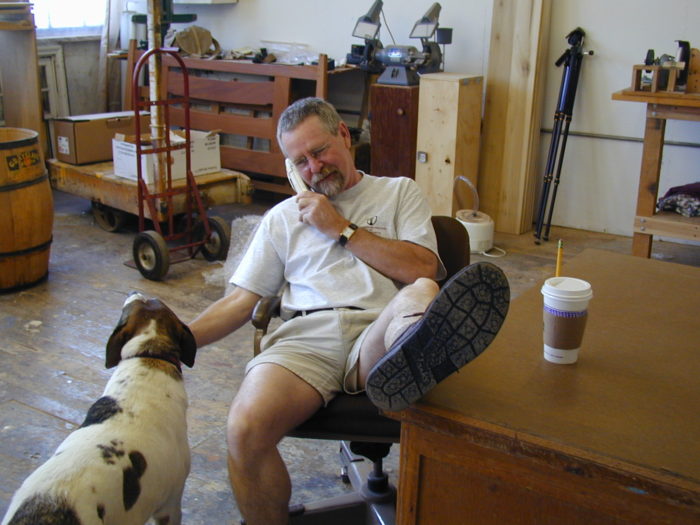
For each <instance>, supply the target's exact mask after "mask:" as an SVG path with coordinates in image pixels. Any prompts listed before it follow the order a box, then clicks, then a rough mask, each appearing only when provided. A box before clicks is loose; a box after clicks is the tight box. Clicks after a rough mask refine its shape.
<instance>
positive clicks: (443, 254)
mask: <svg viewBox="0 0 700 525" xmlns="http://www.w3.org/2000/svg"><path fill="white" fill-rule="evenodd" d="M432 221H433V229H434V230H435V236H436V237H437V244H438V254H440V259H442V262H443V264H444V265H445V269H446V270H447V277H446V278H445V280H447V279H449V278H450V277H452V276H453V275H454V274H455V273H457V272H458V271H459V270H461V269H462V268H464V267H465V266H468V265H469V232H467V229H466V228H465V227H464V225H463V224H462V223H461V222H459V221H458V220H457V219H455V218H454V217H448V216H446V215H433V217H432Z"/></svg>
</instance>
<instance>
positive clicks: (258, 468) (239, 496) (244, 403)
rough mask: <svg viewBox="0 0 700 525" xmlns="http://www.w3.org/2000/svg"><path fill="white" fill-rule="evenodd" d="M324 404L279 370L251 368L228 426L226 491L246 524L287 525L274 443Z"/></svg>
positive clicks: (286, 494)
mask: <svg viewBox="0 0 700 525" xmlns="http://www.w3.org/2000/svg"><path fill="white" fill-rule="evenodd" d="M322 404H323V400H322V398H321V395H320V394H319V393H318V392H317V391H316V390H315V389H314V388H313V387H311V386H310V385H309V384H307V383H306V382H304V381H303V380H302V379H300V378H299V377H298V376H296V375H295V374H293V373H292V372H290V371H289V370H287V369H286V368H284V367H281V366H278V365H275V364H270V363H262V364H259V365H257V366H256V367H254V368H252V369H251V370H250V372H248V374H247V375H246V377H245V378H244V380H243V383H242V384H241V387H240V389H239V390H238V393H237V394H236V397H235V398H234V400H233V403H232V404H231V409H230V411H229V417H228V426H227V442H228V450H229V457H228V468H229V479H230V481H231V487H232V489H233V492H234V494H235V497H236V501H237V502H238V506H239V508H240V510H241V514H243V516H244V518H245V520H246V523H247V525H258V524H265V525H276V524H286V523H288V520H289V515H288V506H289V498H290V496H291V481H290V479H289V473H288V471H287V467H286V466H285V464H284V461H283V460H282V458H281V456H280V455H279V452H278V451H277V444H278V443H279V441H280V440H281V439H282V437H284V435H285V433H286V432H288V431H289V430H291V429H292V428H294V427H296V426H297V425H299V424H300V423H302V422H303V421H306V420H307V419H308V418H309V417H311V415H313V414H314V412H316V411H317V410H318V409H319V408H320V407H321V405H322Z"/></svg>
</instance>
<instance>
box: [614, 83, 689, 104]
mask: <svg viewBox="0 0 700 525" xmlns="http://www.w3.org/2000/svg"><path fill="white" fill-rule="evenodd" d="M612 99H613V100H622V101H625V102H644V103H646V104H662V105H666V106H675V105H677V104H680V105H682V106H684V107H690V108H700V93H680V92H678V93H677V92H666V91H657V92H656V93H649V92H644V91H635V90H634V89H632V88H631V87H628V88H626V89H621V90H620V91H616V92H615V93H613V94H612Z"/></svg>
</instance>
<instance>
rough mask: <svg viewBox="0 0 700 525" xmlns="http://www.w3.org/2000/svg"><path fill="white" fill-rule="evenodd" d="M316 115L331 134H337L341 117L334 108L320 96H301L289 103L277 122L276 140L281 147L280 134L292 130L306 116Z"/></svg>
mask: <svg viewBox="0 0 700 525" xmlns="http://www.w3.org/2000/svg"><path fill="white" fill-rule="evenodd" d="M314 115H315V116H317V117H318V118H319V119H320V120H321V124H322V125H323V127H324V128H326V130H327V131H328V133H330V134H331V135H337V134H338V128H339V126H340V122H341V118H340V115H338V112H337V111H336V109H335V108H334V107H333V106H332V105H331V104H329V103H328V102H326V101H325V100H323V99H321V98H316V97H308V98H302V99H299V100H297V101H295V102H293V103H292V104H291V105H289V106H288V107H287V108H286V109H285V110H284V111H283V112H282V114H281V115H280V119H279V121H278V122H277V142H278V143H279V145H280V147H282V135H283V134H284V133H287V132H289V131H292V130H294V129H295V128H296V127H297V126H298V125H299V124H301V123H302V122H304V121H305V120H306V119H307V118H309V117H313V116H314ZM282 149H284V148H283V147H282Z"/></svg>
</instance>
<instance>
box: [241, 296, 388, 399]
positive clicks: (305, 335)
mask: <svg viewBox="0 0 700 525" xmlns="http://www.w3.org/2000/svg"><path fill="white" fill-rule="evenodd" d="M380 312H381V309H373V310H349V309H348V310H343V309H337V310H322V311H319V312H313V313H310V314H308V315H300V316H298V317H294V318H292V319H290V320H289V321H285V322H284V323H282V325H281V326H280V327H279V328H277V329H276V330H275V331H273V332H272V333H270V334H268V335H266V336H265V337H264V338H263V340H262V343H261V348H262V351H261V352H260V354H258V355H257V356H255V357H254V358H253V359H251V360H250V362H249V363H248V365H247V366H246V370H245V371H246V373H248V372H249V371H250V370H251V369H252V368H253V367H254V366H256V365H259V364H261V363H275V364H277V365H280V366H283V367H284V368H286V369H287V370H289V371H291V372H293V373H294V374H296V375H297V376H299V377H300V378H301V379H303V380H304V381H306V382H307V383H308V384H309V385H311V386H312V387H314V388H315V389H316V390H318V392H319V393H320V394H321V396H322V397H323V400H324V403H325V404H328V402H329V401H330V400H331V399H333V397H334V396H335V395H336V394H337V393H338V392H341V391H345V392H347V393H350V394H356V393H358V392H361V391H362V390H364V388H362V387H360V386H359V385H358V384H357V383H358V381H357V363H358V360H359V357H360V346H362V342H363V341H364V339H365V337H366V335H367V332H368V330H369V328H370V326H371V325H372V323H373V322H374V321H375V320H376V319H377V317H378V316H379V314H380Z"/></svg>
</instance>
